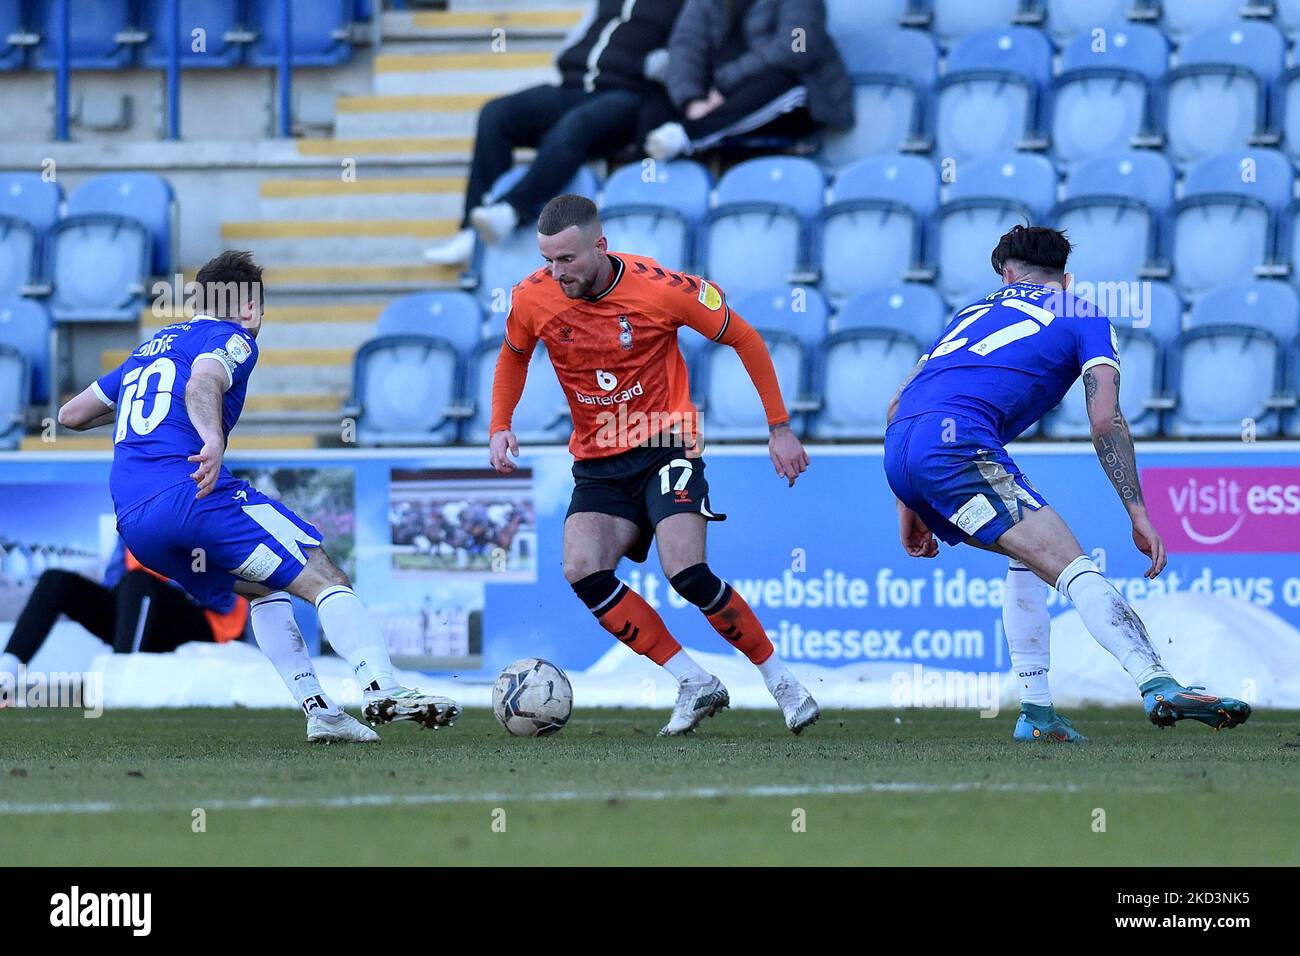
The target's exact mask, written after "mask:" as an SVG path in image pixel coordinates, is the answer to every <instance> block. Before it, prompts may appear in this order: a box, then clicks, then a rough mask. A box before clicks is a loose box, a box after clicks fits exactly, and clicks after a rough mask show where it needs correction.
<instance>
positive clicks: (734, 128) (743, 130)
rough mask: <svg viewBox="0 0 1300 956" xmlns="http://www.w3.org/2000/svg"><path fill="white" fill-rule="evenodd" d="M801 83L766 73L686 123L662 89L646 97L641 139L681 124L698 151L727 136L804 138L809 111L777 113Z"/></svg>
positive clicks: (789, 76)
mask: <svg viewBox="0 0 1300 956" xmlns="http://www.w3.org/2000/svg"><path fill="white" fill-rule="evenodd" d="M800 83H801V81H800V79H799V77H798V76H797V75H796V74H794V73H787V72H784V71H782V70H769V71H768V72H766V73H764V74H763V75H762V76H759V77H756V78H755V79H754V80H753V81H752V82H750V83H747V84H746V85H745V86H743V87H742V88H740V89H739V90H736V91H735V92H733V93H732V94H731V95H730V96H728V97H727V98H726V100H725V101H724V102H723V103H722V105H721V106H719V107H718V108H717V109H715V110H714V111H713V112H711V113H709V114H707V115H705V116H702V117H700V118H699V119H697V120H688V119H686V117H684V116H682V115H681V114H679V113H678V112H677V108H676V107H675V106H674V105H673V102H672V100H670V99H669V98H668V93H667V91H665V90H663V88H662V87H658V88H656V92H655V93H653V94H651V95H650V96H648V97H646V100H645V104H644V105H643V106H642V109H641V115H640V118H639V123H638V125H639V127H640V135H641V138H642V139H644V137H645V134H646V133H649V132H650V131H651V130H654V129H655V128H657V127H659V126H661V125H663V124H664V123H671V122H677V123H681V124H682V129H684V130H686V135H687V137H688V138H689V139H690V141H691V143H692V144H694V145H695V146H696V148H697V149H707V148H709V147H711V146H712V145H714V143H716V142H717V140H719V139H721V138H723V137H725V136H727V135H737V136H738V135H741V134H747V133H754V134H758V135H770V136H792V137H799V136H806V135H808V134H809V133H811V132H812V131H813V130H814V128H815V125H816V124H814V123H813V121H812V118H811V117H810V116H809V115H808V111H807V110H806V109H804V108H802V107H796V108H794V109H789V110H786V111H784V112H779V110H780V109H781V102H782V100H783V99H785V98H786V97H787V96H788V94H789V93H790V91H791V90H793V89H795V87H797V86H799V85H800Z"/></svg>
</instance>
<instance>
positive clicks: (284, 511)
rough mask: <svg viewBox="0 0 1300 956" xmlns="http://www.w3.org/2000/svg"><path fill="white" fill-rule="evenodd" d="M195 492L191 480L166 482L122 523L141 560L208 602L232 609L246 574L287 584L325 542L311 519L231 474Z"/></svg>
mask: <svg viewBox="0 0 1300 956" xmlns="http://www.w3.org/2000/svg"><path fill="white" fill-rule="evenodd" d="M194 492H195V484H194V482H192V481H185V482H182V483H180V484H177V485H173V486H172V487H170V488H166V489H164V490H163V491H162V492H160V493H159V494H157V495H155V496H154V497H152V498H150V499H149V500H148V501H146V502H144V504H142V505H140V506H139V507H137V508H133V509H132V510H131V511H129V512H127V514H125V515H123V516H122V517H120V518H119V519H118V522H117V529H118V532H119V533H120V534H121V535H122V540H123V541H125V542H126V546H127V547H128V548H130V549H131V553H132V554H134V555H135V556H136V558H137V559H138V560H139V561H140V563H141V564H143V565H144V566H145V567H146V568H148V569H149V570H151V571H156V572H157V573H158V574H161V575H164V576H166V577H169V578H171V579H172V580H173V581H175V582H176V583H177V584H179V585H180V586H181V587H183V588H184V589H185V590H186V591H187V592H189V594H190V596H191V597H193V598H194V599H195V600H196V601H198V602H199V603H200V604H202V605H203V606H204V607H208V608H211V609H212V610H214V611H228V610H230V608H231V607H232V606H233V604H234V600H235V591H234V588H235V583H236V582H237V581H241V580H242V581H251V582H254V583H256V584H261V585H263V586H264V587H266V588H269V589H270V590H272V591H279V590H283V589H284V588H286V587H288V586H289V585H290V584H291V583H292V582H293V580H294V578H296V577H297V576H298V575H299V573H301V571H302V569H303V567H305V566H306V564H307V557H308V555H307V552H308V550H309V549H310V548H316V547H319V546H320V543H321V536H320V532H319V531H317V530H316V529H315V528H314V527H313V526H312V525H311V524H310V523H309V522H306V521H304V520H303V519H302V518H300V517H298V516H297V515H296V514H294V513H293V512H292V511H291V510H289V509H288V508H287V507H285V506H284V505H283V504H281V503H280V502H279V501H276V500H275V499H274V498H269V497H267V496H266V495H264V494H262V493H261V492H260V491H258V490H257V489H256V488H254V487H253V486H252V485H250V484H249V483H248V482H246V481H241V480H240V479H238V478H235V477H234V476H232V475H230V474H229V473H227V474H224V475H221V476H220V477H219V478H218V479H217V483H216V485H215V486H214V487H213V489H212V493H211V494H209V495H207V496H206V497H204V498H200V499H196V498H195V497H194Z"/></svg>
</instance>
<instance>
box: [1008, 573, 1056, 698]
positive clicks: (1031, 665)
mask: <svg viewBox="0 0 1300 956" xmlns="http://www.w3.org/2000/svg"><path fill="white" fill-rule="evenodd" d="M1002 630H1003V632H1004V633H1005V634H1006V636H1007V646H1008V647H1010V648H1011V672H1012V674H1013V675H1014V676H1015V679H1016V683H1017V685H1018V686H1019V688H1020V703H1022V704H1039V705H1041V706H1043V707H1050V706H1051V705H1052V690H1051V688H1050V686H1049V685H1048V680H1047V672H1048V670H1049V669H1050V667H1051V660H1052V652H1051V638H1052V616H1051V615H1050V614H1048V613H1047V585H1046V584H1044V583H1043V582H1042V581H1041V580H1040V579H1039V577H1038V575H1036V574H1035V573H1034V572H1033V571H1030V570H1029V569H1028V568H1027V567H1025V566H1024V565H1023V564H1021V563H1020V562H1019V561H1012V562H1011V566H1010V567H1009V568H1007V586H1006V590H1005V591H1004V592H1003V597H1002Z"/></svg>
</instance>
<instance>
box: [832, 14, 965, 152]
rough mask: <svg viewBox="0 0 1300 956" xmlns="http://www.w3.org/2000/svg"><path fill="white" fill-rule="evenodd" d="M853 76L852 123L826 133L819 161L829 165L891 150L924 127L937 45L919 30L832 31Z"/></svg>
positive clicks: (933, 77) (934, 74)
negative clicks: (841, 128)
mask: <svg viewBox="0 0 1300 956" xmlns="http://www.w3.org/2000/svg"><path fill="white" fill-rule="evenodd" d="M834 36H835V38H836V41H837V44H838V46H839V50H840V53H841V55H842V56H843V57H844V62H845V65H846V66H847V67H848V69H849V73H850V74H851V76H852V78H853V98H854V112H855V115H856V117H857V122H856V125H855V126H854V127H853V129H851V130H848V131H846V132H839V133H828V134H827V135H826V136H825V138H824V144H825V145H824V148H823V151H822V158H823V160H824V161H825V162H826V163H827V164H828V165H830V166H831V167H833V168H835V167H840V166H844V165H846V164H847V163H850V162H852V161H853V160H855V159H860V158H862V157H864V156H872V155H875V154H877V153H889V152H894V151H895V150H897V149H899V148H900V147H901V146H902V145H903V144H904V143H907V142H908V141H909V140H912V139H914V138H915V137H917V136H918V135H919V134H920V133H921V132H922V129H923V126H924V123H925V114H926V110H927V103H928V96H929V90H930V87H931V86H932V85H933V84H934V80H935V77H936V76H937V74H938V68H939V50H938V48H937V47H936V46H935V44H934V40H933V39H932V38H931V37H930V35H929V34H928V33H925V32H922V31H920V30H898V29H888V30H876V31H870V32H855V33H847V34H846V33H836V34H834Z"/></svg>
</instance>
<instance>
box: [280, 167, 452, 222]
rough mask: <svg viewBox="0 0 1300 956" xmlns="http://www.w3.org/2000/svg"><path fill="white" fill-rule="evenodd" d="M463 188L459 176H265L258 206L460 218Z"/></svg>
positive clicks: (311, 213)
mask: <svg viewBox="0 0 1300 956" xmlns="http://www.w3.org/2000/svg"><path fill="white" fill-rule="evenodd" d="M464 194H465V180H464V178H463V177H459V176H425V177H416V176H391V177H385V178H378V179H377V178H370V177H367V176H365V175H364V174H363V175H362V176H360V177H358V178H357V179H355V180H352V181H347V180H343V179H341V178H339V177H334V178H331V179H319V178H317V179H265V180H263V181H262V183H261V185H260V187H259V196H260V200H259V203H258V206H259V210H260V212H261V215H262V218H263V219H268V220H276V219H287V220H293V219H344V220H348V219H387V218H394V219H413V218H424V219H430V220H433V219H459V218H460V216H461V213H462V211H463V207H464V204H465V200H464Z"/></svg>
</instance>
